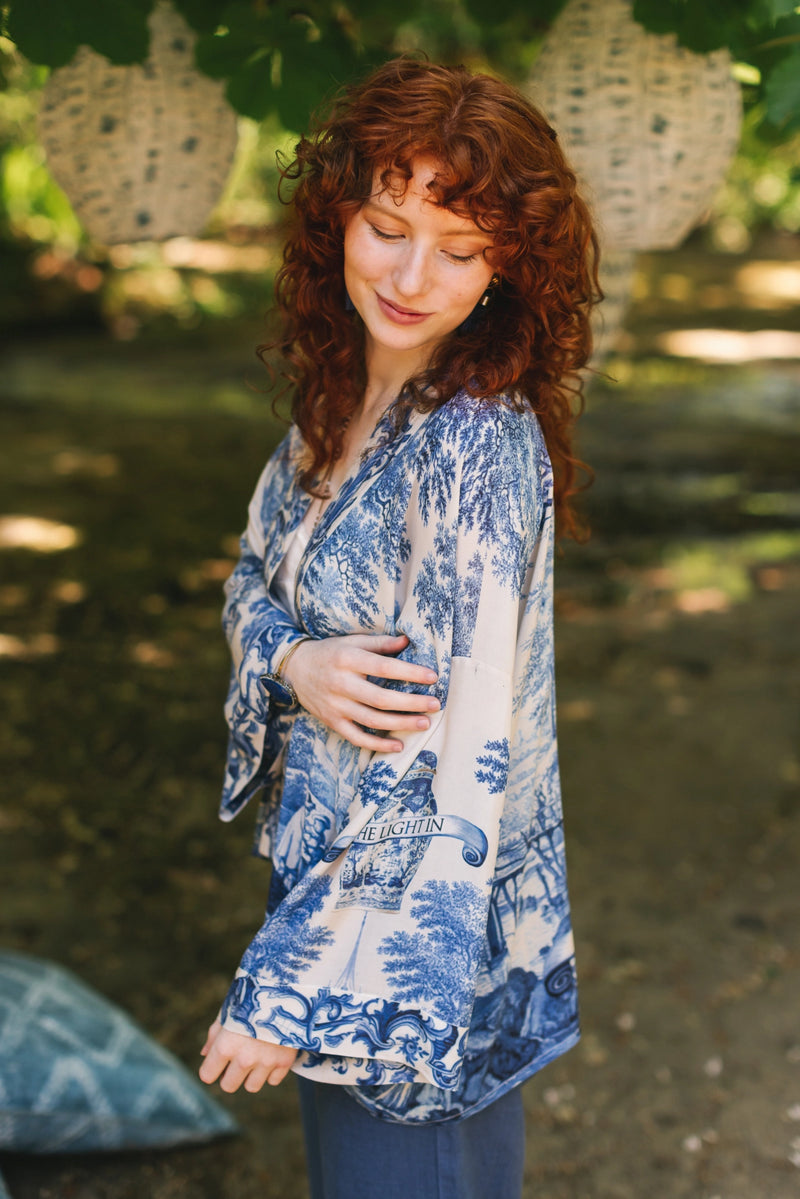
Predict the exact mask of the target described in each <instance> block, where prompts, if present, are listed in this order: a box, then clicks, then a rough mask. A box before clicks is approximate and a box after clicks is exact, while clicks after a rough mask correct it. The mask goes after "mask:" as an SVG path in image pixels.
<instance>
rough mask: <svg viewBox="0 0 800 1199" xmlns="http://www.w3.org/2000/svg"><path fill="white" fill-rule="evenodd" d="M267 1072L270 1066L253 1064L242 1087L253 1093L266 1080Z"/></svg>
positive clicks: (258, 1089) (259, 1088)
mask: <svg viewBox="0 0 800 1199" xmlns="http://www.w3.org/2000/svg"><path fill="white" fill-rule="evenodd" d="M272 1069H274V1067H272ZM269 1073H270V1068H269V1067H268V1066H254V1067H253V1069H252V1070H251V1071H250V1073H249V1074H248V1075H247V1078H246V1079H245V1080H244V1089H245V1090H246V1091H249V1092H250V1094H251V1095H255V1093H256V1091H260V1090H261V1088H262V1087H263V1085H264V1083H265V1082H266V1081H267V1076H268V1075H269Z"/></svg>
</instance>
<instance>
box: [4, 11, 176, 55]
mask: <svg viewBox="0 0 800 1199" xmlns="http://www.w3.org/2000/svg"><path fill="white" fill-rule="evenodd" d="M153 4H154V0H113V3H112V4H109V3H108V0H15V3H14V4H11V5H8V6H7V9H8V19H7V33H8V36H9V38H11V40H12V41H13V42H15V43H16V45H17V46H18V47H19V49H20V51H21V52H22V53H23V54H24V55H25V57H26V58H29V59H30V60H31V62H36V63H42V64H43V65H45V66H48V67H61V66H63V65H64V64H65V63H67V62H69V61H70V59H71V58H72V57H73V56H74V54H75V51H76V50H77V49H78V47H79V46H82V45H88V46H91V47H92V48H93V49H94V50H96V51H97V52H98V54H103V55H105V57H106V58H109V59H110V60H111V62H115V63H134V62H142V61H143V60H144V59H145V58H146V57H147V49H148V45H149V33H148V29H147V17H148V15H149V13H150V10H151V9H152V7H153Z"/></svg>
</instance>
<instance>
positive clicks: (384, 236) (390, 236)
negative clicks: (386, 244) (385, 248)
mask: <svg viewBox="0 0 800 1199" xmlns="http://www.w3.org/2000/svg"><path fill="white" fill-rule="evenodd" d="M368 223H369V222H368ZM369 227H370V229H371V230H372V232H373V233H374V234H375V236H376V237H379V238H380V239H381V241H400V239H401V237H402V236H403V235H402V233H387V232H386V230H385V229H379V228H378V226H377V225H370V226H369Z"/></svg>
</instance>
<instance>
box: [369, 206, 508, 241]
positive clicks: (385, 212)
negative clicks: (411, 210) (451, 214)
mask: <svg viewBox="0 0 800 1199" xmlns="http://www.w3.org/2000/svg"><path fill="white" fill-rule="evenodd" d="M365 209H369V210H371V211H372V212H375V213H376V214H379V215H380V216H385V217H391V219H392V220H393V221H400V223H401V224H403V225H409V224H410V223H411V222H410V221H407V220H406V218H405V217H404V216H401V215H400V213H399V212H392V211H391V209H389V208H384V207H383V205H382V204H378V202H377V201H376V200H366V201H365V202H364V204H363V206H362V211H364V210H365ZM440 236H441V237H478V238H486V236H487V235H486V234H485V233H484V232H483V230H482V229H479V228H478V227H477V226H476V227H475V228H474V229H443V230H442V232H441V234H440Z"/></svg>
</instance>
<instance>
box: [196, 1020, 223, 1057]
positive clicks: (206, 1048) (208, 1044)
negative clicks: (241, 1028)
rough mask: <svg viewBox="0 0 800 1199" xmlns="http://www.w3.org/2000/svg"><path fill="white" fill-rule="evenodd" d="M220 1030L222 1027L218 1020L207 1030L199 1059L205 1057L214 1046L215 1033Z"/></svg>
mask: <svg viewBox="0 0 800 1199" xmlns="http://www.w3.org/2000/svg"><path fill="white" fill-rule="evenodd" d="M221 1028H222V1025H221V1024H220V1022H219V1020H215V1021H214V1023H213V1024H212V1025H211V1027H210V1028H209V1030H208V1035H207V1036H206V1039H205V1044H204V1045H203V1048H202V1049H201V1050H200V1056H201V1057H205V1056H206V1054H207V1053H208V1051H209V1049H210V1048H211V1046H212V1045H213V1044H214V1041H215V1040H216V1039H217V1033H218V1032H219V1031H220V1029H221Z"/></svg>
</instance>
